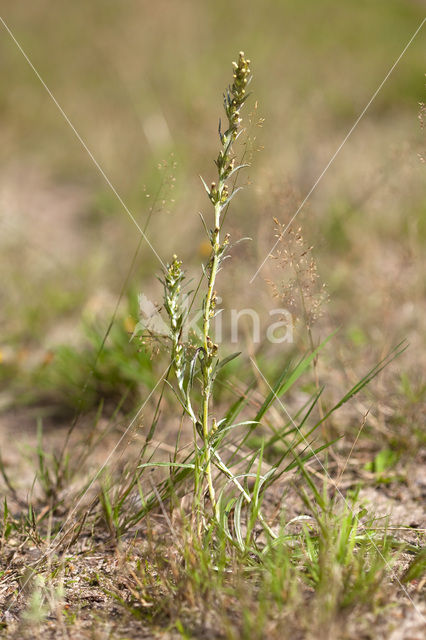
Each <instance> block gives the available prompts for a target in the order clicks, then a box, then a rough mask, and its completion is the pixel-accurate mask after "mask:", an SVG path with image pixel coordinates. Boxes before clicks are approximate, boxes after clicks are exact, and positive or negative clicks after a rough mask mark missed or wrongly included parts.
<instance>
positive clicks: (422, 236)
mask: <svg viewBox="0 0 426 640" xmlns="http://www.w3.org/2000/svg"><path fill="white" fill-rule="evenodd" d="M425 8H426V7H425V3H424V2H422V1H416V0H388V1H387V2H386V3H383V2H375V3H373V2H366V1H359V0H358V1H356V2H355V1H354V0H349V1H347V2H344V3H342V2H337V0H323V1H322V2H319V1H318V0H317V1H314V0H306V1H305V2H296V1H295V0H282V1H280V0H274V1H272V0H264V1H263V2H253V1H251V2H250V1H248V2H247V1H245V2H243V1H238V0H236V1H229V0H228V1H226V2H225V1H224V0H215V1H214V2H213V1H210V0H208V1H203V2H196V1H195V0H179V2H173V1H170V0H167V1H166V0H158V1H157V2H155V3H154V2H148V1H145V0H124V1H122V2H113V1H110V0H102V2H101V1H100V0H92V2H90V3H88V2H83V1H82V0H76V1H74V2H72V3H69V2H64V1H63V0H59V1H58V2H55V3H51V2H47V1H44V0H38V1H37V2H32V3H16V2H12V1H11V0H3V2H2V10H1V16H2V18H3V20H4V21H5V23H6V24H7V26H8V27H9V29H10V30H11V31H12V33H13V35H14V37H15V38H16V40H17V42H18V43H19V44H20V45H21V46H22V48H23V50H24V51H25V53H26V54H27V55H28V57H29V59H30V60H31V63H32V64H33V65H34V67H35V68H36V69H37V71H38V73H39V74H40V76H41V78H42V79H43V81H44V82H45V83H46V85H47V86H48V87H49V89H50V91H51V92H52V94H53V96H54V97H55V99H56V100H57V101H58V103H59V104H60V105H61V107H62V108H63V110H64V112H65V114H66V116H67V117H68V118H69V120H70V121H71V122H72V124H73V125H74V126H75V128H76V130H77V131H78V133H79V135H80V136H81V138H82V139H83V140H84V142H85V143H86V144H87V146H88V148H89V149H90V151H91V153H92V154H93V156H94V158H95V159H96V161H97V162H98V163H99V165H100V166H101V167H102V169H103V171H104V172H105V174H106V175H107V176H108V179H109V180H110V181H111V183H112V184H113V185H114V188H115V189H116V190H117V192H118V194H119V195H120V197H121V198H122V200H123V201H124V202H125V204H126V206H127V207H128V208H129V210H130V211H131V213H132V215H133V216H134V217H135V219H136V220H137V222H138V224H139V225H140V226H141V227H144V226H145V225H146V224H148V226H147V235H148V237H149V239H150V241H151V242H152V244H153V246H154V247H155V248H156V250H157V251H158V253H159V255H160V257H161V258H162V259H163V260H167V259H169V257H170V256H171V254H172V253H173V252H176V253H178V254H179V255H180V256H181V257H183V258H184V260H185V262H186V264H187V265H188V268H189V271H190V272H191V273H193V274H197V273H199V270H200V264H201V261H202V259H203V258H205V255H204V254H203V251H204V252H205V248H204V245H203V230H202V227H201V224H200V221H199V218H198V215H197V214H198V211H203V212H204V214H205V215H206V216H208V215H209V213H210V212H209V206H208V203H207V202H206V198H205V194H204V191H203V189H202V186H201V185H200V180H199V174H202V175H203V177H204V178H205V179H206V181H209V180H211V179H212V178H213V177H214V165H213V158H214V157H215V155H216V152H217V134H216V132H217V122H218V119H219V117H220V116H221V115H222V105H221V96H222V92H223V90H224V88H225V87H226V85H227V83H228V82H229V80H230V78H231V66H230V63H231V61H232V60H233V59H235V58H236V56H237V54H238V51H239V50H240V49H243V50H244V51H245V52H246V53H247V55H248V56H249V57H250V58H251V60H252V68H253V72H254V80H253V83H252V90H253V94H254V95H253V98H252V101H251V103H250V105H249V106H248V107H247V109H246V115H248V114H249V113H250V112H251V111H253V108H254V104H255V100H256V101H257V103H258V105H257V109H256V113H255V115H254V116H253V124H252V126H251V127H249V134H250V135H251V138H252V140H253V138H254V137H255V140H254V141H253V142H252V146H253V147H254V148H257V147H261V148H262V150H261V151H260V152H258V153H255V154H254V157H253V166H252V168H251V169H250V170H249V180H250V185H249V188H247V189H245V191H244V192H243V194H242V195H241V196H240V197H239V199H238V203H237V201H236V204H235V207H234V209H233V212H232V217H231V216H230V217H229V220H228V224H229V229H230V231H231V234H232V238H233V239H235V240H237V239H238V238H240V237H244V236H251V237H252V238H253V241H252V242H251V243H247V244H243V245H238V247H237V248H236V250H235V254H234V258H233V259H232V261H230V264H229V275H228V277H227V278H224V279H223V281H222V282H221V284H220V286H222V289H223V291H222V293H223V297H224V300H225V302H226V301H227V300H232V301H235V292H236V291H238V303H237V304H238V305H239V306H240V307H241V308H244V307H248V306H256V305H257V306H259V305H260V306H262V305H266V304H268V303H267V302H266V299H267V296H268V293H267V285H266V284H265V282H264V278H267V277H272V276H271V270H270V267H269V265H268V266H267V267H266V268H265V270H264V272H262V277H259V278H258V279H257V280H256V281H255V283H253V284H252V285H249V284H248V281H249V279H250V278H251V276H252V275H253V273H254V272H255V270H256V268H257V266H258V265H259V264H260V262H261V261H262V260H263V258H264V257H265V256H266V255H267V253H268V251H269V250H270V248H271V246H272V244H273V242H274V223H273V221H272V218H273V216H276V217H277V218H279V219H280V220H281V221H282V222H284V223H285V222H286V221H288V220H289V219H290V218H291V216H292V215H293V213H294V212H295V210H296V208H297V205H298V203H300V202H301V201H302V200H303V198H304V197H305V195H306V194H307V193H308V192H309V190H310V189H311V187H312V185H313V184H314V183H315V181H316V180H317V178H318V176H319V175H320V174H321V172H322V171H323V169H324V167H325V166H326V165H327V163H328V162H329V160H330V158H331V157H332V155H333V154H334V152H335V151H336V149H337V148H338V147H339V145H340V144H341V143H342V141H343V139H344V138H345V136H346V135H347V133H348V131H349V130H350V128H351V127H352V125H353V124H354V122H355V120H356V118H357V117H358V116H359V114H360V113H361V111H362V110H363V108H364V107H365V105H366V104H367V102H368V101H369V99H370V98H371V96H372V95H373V93H374V92H375V91H376V89H377V88H378V86H379V85H380V83H381V82H382V80H383V79H384V78H385V76H386V74H387V73H388V71H389V69H390V68H391V66H392V65H393V63H394V62H395V60H396V59H397V58H398V56H399V55H400V54H401V52H402V50H403V49H404V47H405V46H406V44H407V43H408V41H409V40H410V38H411V37H412V35H413V34H414V32H415V30H416V29H417V28H418V27H419V25H420V23H421V21H422V19H423V18H424V15H425ZM424 51H425V29H424V28H423V29H422V30H421V31H420V33H419V34H418V35H417V37H416V38H415V40H414V41H413V43H412V44H411V46H410V47H409V48H408V50H407V52H406V53H405V55H404V56H403V58H402V59H401V61H400V62H399V64H398V65H397V67H396V68H395V70H394V71H393V73H392V74H391V76H390V77H389V79H388V80H387V82H386V83H385V85H384V86H383V88H382V89H381V91H380V93H379V94H378V96H377V97H376V99H375V100H374V102H373V104H372V105H371V106H370V108H369V109H368V111H367V113H366V114H365V116H364V117H363V119H362V120H361V122H360V123H359V125H358V126H357V128H356V129H355V131H354V132H353V134H352V135H351V137H350V138H349V140H348V141H347V143H346V144H345V146H344V147H343V149H342V150H341V152H340V153H339V155H338V157H337V158H336V160H335V161H334V163H333V164H332V166H331V167H330V168H329V170H328V171H327V173H326V175H325V176H324V178H323V179H322V181H321V182H320V184H319V185H318V187H317V189H316V190H315V192H314V193H313V194H312V196H311V197H310V199H309V202H308V203H307V204H306V206H305V207H304V209H303V211H302V212H301V214H300V216H299V220H300V224H301V226H302V229H303V234H304V236H305V237H306V241H307V242H308V244H313V245H314V251H315V258H316V261H317V263H318V268H319V272H320V275H321V279H322V280H323V281H324V282H325V283H326V284H327V289H328V292H329V295H330V303H329V305H328V307H327V313H326V314H325V319H324V320H323V323H324V327H323V328H320V329H319V332H320V333H321V332H322V335H324V333H325V331H326V330H327V329H328V328H329V327H330V326H331V327H334V326H336V325H337V324H342V326H343V327H344V331H343V333H342V343H341V346H340V347H339V349H340V350H341V353H340V352H339V353H340V356H341V357H342V358H343V360H345V359H346V360H345V362H347V361H348V358H349V361H350V357H351V353H352V352H351V349H352V348H353V347H354V345H355V346H356V347H357V349H359V350H361V351H360V353H361V354H362V355H361V359H362V358H367V359H368V355H369V353H370V352H371V351H372V352H373V353H374V355H375V356H376V355H377V354H379V355H380V354H381V353H382V352H384V351H385V350H386V349H387V347H388V346H390V345H391V344H394V343H395V341H398V340H400V339H402V338H404V337H407V338H408V339H409V340H410V342H411V344H412V350H411V355H407V356H405V357H406V366H407V367H409V369H410V371H411V373H412V375H413V377H414V378H413V379H414V382H413V384H419V383H418V373H417V371H418V370H420V369H421V366H422V362H419V359H420V360H421V358H420V357H419V356H418V357H416V358H413V354H414V353H416V354H418V353H419V350H421V349H423V347H424V343H423V334H424V321H423V318H424V315H425V289H426V286H425V279H426V276H425V270H424V248H425V242H426V190H425V181H424V165H422V163H421V161H420V159H419V154H420V155H421V154H422V153H423V152H424V150H425V148H426V144H425V141H424V133H423V132H422V130H421V127H420V126H419V122H418V112H419V102H420V101H422V100H424V97H425V91H424V87H425V75H424V73H425V67H424ZM0 76H1V83H0V133H1V139H2V144H1V147H0V243H1V258H0V259H1V274H2V277H1V291H0V305H1V316H0V332H1V335H0V358H1V362H0V385H1V387H0V389H1V395H0V398H1V403H0V404H1V405H3V406H10V404H11V403H12V402H15V401H16V400H17V399H21V400H22V399H25V400H28V399H34V398H37V397H38V394H39V393H41V392H42V391H43V392H45V391H46V389H47V390H49V389H50V392H49V393H50V395H52V389H53V390H54V392H53V395H55V394H60V391H61V389H62V388H63V389H62V390H63V393H62V395H60V398H59V402H60V403H71V404H74V403H75V402H76V401H77V400H76V398H77V397H78V396H79V390H80V389H81V388H82V385H83V384H84V380H85V379H86V377H87V372H88V370H90V368H91V364H90V363H93V361H94V360H93V358H94V354H95V353H96V348H97V346H99V340H101V338H99V336H102V335H103V333H104V332H105V330H106V328H107V327H108V323H109V321H110V318H111V315H112V313H113V312H114V309H115V306H116V303H117V296H118V294H119V292H120V290H121V288H122V287H123V283H124V282H125V279H126V276H127V275H128V272H129V268H130V265H131V262H132V256H133V254H134V252H135V250H136V247H137V244H138V231H137V229H136V227H135V225H134V224H133V223H132V221H131V220H130V219H129V216H128V214H127V213H126V211H125V210H124V209H123V206H122V205H121V204H120V202H119V201H118V199H117V197H116V196H115V195H114V193H113V192H112V190H111V189H110V187H109V186H108V185H107V184H106V181H105V179H104V178H103V176H102V175H101V174H100V172H99V170H98V169H97V167H96V166H95V165H94V163H93V161H92V159H91V158H90V157H89V155H88V153H87V152H86V150H85V149H84V148H83V147H82V145H81V143H80V142H79V141H78V140H77V138H76V136H75V134H74V132H73V131H72V129H71V127H70V126H69V125H68V124H67V122H66V121H65V119H64V117H63V116H62V115H61V113H60V112H59V110H58V108H57V106H56V105H55V104H54V102H53V100H52V98H51V97H50V96H49V95H48V93H47V91H46V90H45V88H44V87H43V86H42V84H41V82H40V80H39V79H38V78H37V76H36V74H35V73H34V71H33V70H32V69H31V68H30V66H29V64H28V63H27V61H26V60H25V59H24V57H23V55H22V52H21V51H20V50H19V48H18V46H17V44H16V43H15V42H14V41H13V39H12V38H11V36H10V35H9V34H8V33H7V31H6V28H5V27H4V26H3V25H0ZM260 117H262V118H265V122H264V124H263V126H262V128H258V127H256V126H255V123H256V120H257V119H258V118H260ZM159 266H160V265H159V262H158V260H157V258H156V257H155V256H154V254H153V252H152V251H151V250H150V248H149V247H148V246H147V245H146V243H143V244H142V245H141V248H140V251H139V252H138V254H137V257H136V260H135V266H134V269H133V271H132V273H131V276H130V278H129V281H128V283H127V284H126V285H125V286H124V289H125V295H124V297H123V301H122V303H121V306H120V310H119V314H118V320H117V321H116V323H115V331H116V334H115V337H114V336H113V337H112V338H111V340H109V341H108V342H107V345H106V355H104V356H103V358H104V359H103V360H102V362H100V363H98V364H97V367H98V365H99V367H98V369H99V368H100V369H99V371H101V373H99V376H98V377H99V380H100V381H97V382H96V381H95V382H93V381H92V382H93V385H94V395H93V398H92V401H93V402H95V401H96V398H97V397H98V394H103V393H107V394H108V393H110V392H111V391H112V390H114V389H117V388H119V391H120V392H119V395H120V394H121V393H122V392H123V389H122V388H121V386H120V385H121V382H122V381H123V380H124V388H125V387H126V383H129V384H130V386H132V385H137V384H142V385H145V384H148V386H149V384H150V380H151V378H150V376H151V375H153V373H152V370H153V369H155V366H156V365H155V362H154V363H153V362H152V359H150V358H149V357H147V356H146V355H144V354H143V353H142V354H140V353H139V354H137V353H136V349H134V350H133V347H132V345H131V346H130V347H129V345H128V341H127V335H128V331H129V328H131V323H132V321H133V322H135V321H137V309H136V308H135V299H136V293H137V292H139V291H144V292H147V293H148V294H149V295H150V296H151V297H152V298H153V299H154V300H159V299H161V290H160V288H159V285H158V283H157V281H156V280H155V278H154V276H155V274H156V273H158V271H159ZM82 320H83V322H84V324H85V326H86V331H85V330H84V329H83V327H82ZM87 327H89V328H87ZM93 330H96V332H97V334H96V336H97V337H95V338H93ZM117 332H118V333H117ZM120 332H121V333H120ZM88 334H89V335H88ZM345 341H346V342H345ZM372 344H373V345H374V348H373V349H371V345H372ZM64 345H65V347H66V348H65V351H64ZM67 349H68V351H67ZM81 349H83V352H84V353H85V354H86V355H85V356H84V357H83V359H82V356H81V353H82V352H81ZM84 349H89V351H88V352H87V353H88V354H89V355H87V353H86V351H84ZM108 349H109V351H108ZM362 349H364V351H362ZM77 351H78V353H79V354H80V355H79V356H78V359H77V360H76V361H75V362H74V361H73V358H74V355H75V353H76V352H77ZM133 351H134V352H135V356H134V357H135V358H136V360H135V363H136V368H137V367H138V366H139V364H140V370H141V371H142V372H143V373H142V376H141V378H138V375H137V373H135V371H134V367H133V365H132V366H130V365H129V362H130V360H131V358H132V357H133ZM58 354H59V355H58ZM86 356H87V357H86ZM137 358H140V361H138V360H137ZM138 362H139V364H138ZM102 367H104V369H102ZM98 369H97V370H98ZM49 371H50V372H51V373H49ZM102 371H104V373H102ZM58 372H59V373H58ZM66 372H68V377H69V378H71V380H66V377H67V375H66ZM58 376H59V377H58ZM92 378H93V376H92ZM95 378H96V376H95ZM91 384H92V383H91ZM48 395H49V394H48ZM89 404H90V403H89Z"/></svg>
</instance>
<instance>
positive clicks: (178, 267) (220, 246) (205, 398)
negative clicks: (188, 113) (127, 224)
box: [163, 52, 250, 515]
mask: <svg viewBox="0 0 426 640" xmlns="http://www.w3.org/2000/svg"><path fill="white" fill-rule="evenodd" d="M233 67H234V71H233V82H232V85H231V86H230V87H228V88H227V90H226V91H225V94H224V109H225V114H226V118H227V125H226V130H225V131H223V130H222V122H221V121H220V122H219V139H220V144H221V146H220V150H219V154H218V156H217V159H216V161H215V163H216V167H217V182H212V183H211V186H210V187H208V186H207V184H206V182H205V181H204V180H203V184H204V187H205V189H206V192H207V195H208V197H209V200H210V202H211V204H212V206H213V210H214V213H213V227H212V228H210V229H209V228H208V226H207V224H206V223H204V226H205V229H206V232H207V234H208V238H209V241H210V245H211V255H210V258H209V261H208V263H207V265H206V266H205V268H204V276H205V283H206V292H205V295H204V298H203V305H202V337H201V344H200V345H199V346H198V347H197V348H196V351H195V355H194V356H193V357H192V359H189V360H188V358H186V357H185V354H184V350H185V347H184V345H183V343H182V330H183V326H184V323H185V320H186V311H185V310H184V305H183V304H182V292H181V286H182V282H183V279H184V273H183V271H182V263H181V261H179V260H178V259H177V257H176V256H173V260H172V262H171V263H170V264H168V265H167V268H166V270H165V273H164V279H163V285H164V306H165V309H166V311H167V314H168V317H169V322H170V338H171V342H172V349H171V356H172V368H173V370H174V372H175V375H176V379H177V385H178V394H179V399H180V401H181V403H182V406H183V408H184V410H185V412H186V413H187V415H188V416H189V417H190V418H191V420H192V422H193V425H194V435H195V437H197V434H198V435H199V436H200V437H201V439H202V442H203V446H202V450H201V456H200V457H199V459H198V463H197V464H198V465H199V469H200V470H201V471H202V473H203V474H204V476H205V479H206V482H207V486H208V492H209V496H210V501H211V504H212V508H213V510H214V512H215V513H216V515H218V509H217V500H216V494H215V488H214V483H213V477H212V462H211V459H212V454H213V448H212V447H213V445H212V439H213V436H214V434H215V433H216V432H217V430H218V428H219V426H220V425H219V424H218V422H217V421H216V419H215V418H214V417H211V413H212V406H211V404H212V391H213V384H214V378H215V374H216V373H217V371H218V369H219V367H220V366H221V365H223V364H224V362H222V363H221V362H220V361H219V358H218V345H217V344H215V343H214V341H213V340H212V338H211V335H210V334H211V321H212V319H213V318H214V316H215V313H216V301H217V294H216V289H215V285H216V278H217V275H218V272H219V270H220V267H221V264H222V261H223V259H224V256H225V254H226V251H227V248H228V246H229V235H228V234H227V235H225V236H224V238H223V240H222V239H221V231H222V225H223V218H224V212H225V210H226V209H227V207H228V205H229V203H230V202H231V200H232V198H233V197H234V195H235V194H236V193H237V191H238V190H239V189H232V188H231V187H230V185H229V179H230V178H231V177H232V176H233V175H234V174H235V173H236V172H237V171H239V170H240V169H241V168H242V167H244V166H247V165H238V166H236V163H235V154H234V150H233V144H234V142H235V141H236V140H237V138H238V137H239V135H240V134H241V132H242V128H241V121H242V120H241V116H240V114H241V109H242V107H243V106H244V103H245V102H246V100H247V97H248V94H247V91H246V89H247V85H248V84H249V82H250V60H248V59H247V58H246V57H245V55H244V53H243V52H240V54H239V58H238V62H234V63H233ZM203 222H204V220H203ZM187 362H188V366H189V371H187V370H186V369H187V366H186V363H187ZM197 366H198V367H199V368H200V374H201V380H202V384H201V396H202V406H201V408H200V410H199V412H198V413H196V412H195V410H194V409H193V406H192V402H191V389H192V385H193V381H194V373H195V370H196V368H197ZM199 490H200V491H201V492H202V490H203V483H201V484H200V486H199Z"/></svg>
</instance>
